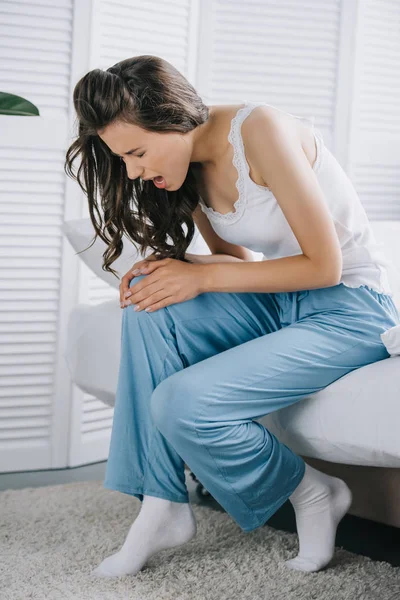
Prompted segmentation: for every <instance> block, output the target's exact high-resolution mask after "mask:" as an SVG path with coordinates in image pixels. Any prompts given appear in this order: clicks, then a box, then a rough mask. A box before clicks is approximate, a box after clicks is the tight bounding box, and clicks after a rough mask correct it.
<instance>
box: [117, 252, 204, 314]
mask: <svg viewBox="0 0 400 600" xmlns="http://www.w3.org/2000/svg"><path fill="white" fill-rule="evenodd" d="M202 267H204V265H201V264H192V263H187V262H184V261H182V260H177V259H175V258H164V259H162V260H154V261H149V262H148V263H145V264H143V265H142V267H141V268H140V273H139V274H143V275H146V277H145V278H144V279H142V280H141V281H139V282H138V283H135V284H134V286H132V287H130V289H129V291H128V292H126V293H125V297H126V298H127V300H126V301H125V302H127V303H128V304H133V305H134V306H135V305H138V306H139V308H138V309H135V310H138V311H140V310H147V312H154V311H156V310H158V309H159V308H164V306H170V305H171V304H176V303H178V302H184V301H185V300H190V299H191V298H195V297H196V296H198V295H199V294H202V293H203V292H204V291H205V290H204V289H203V285H204V279H203V273H204V270H203V268H202ZM129 301H130V302H129Z"/></svg>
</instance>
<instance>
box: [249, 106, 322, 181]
mask: <svg viewBox="0 0 400 600" xmlns="http://www.w3.org/2000/svg"><path fill="white" fill-rule="evenodd" d="M277 125H278V126H279V127H277ZM241 133H242V139H243V146H244V150H245V155H246V159H247V162H248V163H249V165H250V168H251V169H252V170H253V172H254V174H255V176H256V177H257V179H260V180H262V178H261V176H260V175H259V174H258V173H257V169H256V166H255V165H256V163H258V162H259V160H257V159H258V158H259V155H260V153H262V154H263V156H264V157H265V158H267V156H268V154H267V148H268V143H267V142H268V139H267V138H268V136H271V137H272V136H273V137H274V139H275V143H279V139H280V138H279V137H278V138H277V135H278V136H281V138H282V145H283V143H285V144H287V141H288V140H289V139H290V140H291V143H292V144H293V145H294V146H297V147H299V148H301V149H302V150H303V152H304V153H305V155H306V157H307V159H308V161H309V163H310V165H312V164H313V162H314V161H315V159H316V149H315V143H314V136H313V133H312V131H311V129H310V128H307V127H306V126H305V125H304V124H303V123H302V122H301V120H300V119H297V118H295V117H293V116H292V115H290V114H288V113H285V112H284V111H281V110H279V109H276V108H274V107H272V106H264V105H261V106H256V107H255V108H254V109H253V110H252V111H251V113H250V114H249V115H248V116H247V118H246V119H245V120H244V121H243V123H242V130H241ZM263 184H265V185H266V186H268V183H267V182H265V181H263Z"/></svg>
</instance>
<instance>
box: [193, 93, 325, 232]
mask: <svg viewBox="0 0 400 600" xmlns="http://www.w3.org/2000/svg"><path fill="white" fill-rule="evenodd" d="M255 106H272V105H271V104H267V103H266V102H249V101H246V102H244V106H242V107H241V108H239V110H238V111H237V113H236V115H235V116H234V117H233V119H232V121H231V127H230V130H229V135H228V141H229V142H230V144H231V145H232V147H233V158H232V164H233V165H234V167H235V168H236V171H237V172H238V178H237V180H236V189H237V190H238V194H239V197H238V199H237V200H236V201H235V202H234V204H233V210H232V211H230V212H228V213H225V214H222V213H220V212H218V211H217V210H214V209H213V208H212V207H211V206H207V205H206V204H205V203H204V200H203V199H202V198H201V197H200V200H199V204H200V208H201V210H202V211H203V212H204V213H206V214H207V215H209V217H211V219H214V220H216V221H220V222H223V223H226V224H227V223H234V222H236V221H237V220H239V219H240V217H241V216H242V215H243V213H244V210H245V208H246V205H247V195H246V187H245V181H244V178H245V177H246V175H247V178H248V180H249V181H250V183H251V184H252V185H253V186H255V187H256V188H257V189H259V190H262V191H263V192H265V193H266V197H270V196H273V195H274V194H273V192H272V190H270V189H269V188H268V187H267V186H262V185H259V184H258V183H256V182H255V181H253V180H252V179H251V177H250V167H249V164H248V162H247V160H246V154H245V150H244V144H243V138H242V136H241V131H240V129H241V125H242V122H243V121H244V119H245V118H246V116H247V114H248V113H250V112H251V110H252V109H253V108H254V107H255ZM274 108H276V107H274ZM249 109H250V110H249ZM278 110H280V109H278ZM282 112H283V111H282ZM243 113H245V114H243ZM246 113H247V114H246ZM287 114H290V113H287ZM291 116H293V117H295V118H297V119H301V120H302V121H306V122H308V123H309V124H311V127H312V130H313V132H314V134H315V143H316V149H317V155H316V159H315V161H314V165H313V167H312V169H313V171H315V172H317V171H318V169H319V167H320V164H321V158H322V147H323V137H322V134H321V132H320V131H319V130H318V129H316V128H315V127H314V117H313V118H312V119H309V118H307V117H300V116H298V115H291ZM242 117H243V118H242ZM245 169H246V170H245Z"/></svg>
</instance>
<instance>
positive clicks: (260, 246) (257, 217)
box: [200, 102, 393, 296]
mask: <svg viewBox="0 0 400 600" xmlns="http://www.w3.org/2000/svg"><path fill="white" fill-rule="evenodd" d="M242 104H244V106H243V107H242V108H240V109H239V110H238V112H237V113H236V115H235V116H234V118H233V119H232V122H231V128H230V132H229V136H228V140H229V142H230V143H231V144H232V146H233V161H232V162H233V165H234V166H235V167H236V170H237V171H238V179H237V181H236V187H237V189H238V192H239V197H238V199H237V200H236V202H235V203H234V210H233V211H232V212H229V213H227V214H221V213H219V212H217V211H215V210H214V209H213V208H211V207H208V206H206V204H205V203H204V200H203V199H202V198H200V206H201V209H202V211H203V212H204V213H206V215H207V216H208V219H209V221H210V222H211V225H212V227H213V229H214V231H215V232H216V233H217V234H218V235H219V236H220V237H221V238H222V239H224V240H226V241H227V242H230V243H232V244H237V245H239V246H244V247H245V248H249V249H250V250H253V251H254V252H262V253H263V260H269V259H274V258H282V257H285V256H294V255H297V254H303V251H302V249H301V246H300V245H299V243H298V241H297V239H296V237H295V235H294V233H293V231H292V229H291V227H290V225H289V223H288V221H287V220H286V218H285V216H284V214H283V212H282V210H281V208H280V206H279V204H278V202H277V200H276V198H275V196H274V195H273V193H272V191H271V190H270V189H269V188H267V187H265V186H261V185H258V184H257V183H255V182H254V181H253V180H252V179H251V178H250V175H249V173H250V167H249V165H248V163H247V160H246V156H245V152H244V146H243V139H242V135H241V124H242V122H243V121H244V119H245V118H246V117H247V116H248V115H249V114H250V112H251V111H252V110H253V108H255V107H256V106H260V105H264V106H272V105H271V104H266V103H265V102H244V103H242ZM273 108H276V107H273ZM278 110H280V109H278ZM282 112H283V111H282ZM286 114H291V113H286ZM292 116H293V117H295V118H296V119H301V120H302V121H304V122H305V123H307V124H308V125H309V126H311V127H312V130H313V133H314V138H315V141H316V148H317V157H316V160H315V162H314V165H313V167H312V168H313V171H314V172H315V174H316V176H317V179H318V181H319V184H320V186H321V188H322V190H323V192H324V195H325V198H326V202H327V205H328V208H329V210H330V213H331V216H332V219H333V222H334V225H335V228H336V231H337V235H338V238H339V241H340V246H341V248H342V256H343V269H342V276H341V279H340V283H343V284H344V285H346V286H348V287H360V286H361V285H366V286H368V287H369V288H371V289H373V290H375V291H378V292H380V293H385V294H389V295H390V296H393V292H392V290H391V287H390V284H389V280H388V276H387V271H386V267H387V266H390V262H389V260H388V258H387V257H386V256H385V254H384V251H383V244H378V243H377V241H376V239H375V236H374V233H373V231H372V228H371V225H370V223H369V220H368V217H367V214H366V212H365V210H364V207H363V205H362V204H361V201H360V199H359V197H358V195H357V192H356V190H355V188H354V187H353V184H352V182H351V181H350V179H349V177H348V176H347V174H346V173H345V171H344V170H343V168H342V167H341V165H340V164H339V162H338V161H337V160H336V158H335V157H334V156H333V154H331V152H330V151H329V149H328V148H327V147H326V146H325V144H324V141H323V137H322V134H321V132H320V131H319V130H318V129H316V128H314V117H313V118H312V119H308V118H306V117H299V116H297V115H292Z"/></svg>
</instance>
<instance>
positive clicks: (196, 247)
mask: <svg viewBox="0 0 400 600" xmlns="http://www.w3.org/2000/svg"><path fill="white" fill-rule="evenodd" d="M62 231H63V232H64V234H65V235H66V236H67V239H68V241H69V242H70V244H71V246H72V247H73V249H74V250H75V251H76V252H80V251H81V250H84V249H85V248H87V247H88V246H89V244H90V243H91V241H92V239H93V237H94V234H95V231H94V228H93V225H92V222H91V220H90V218H89V217H88V218H86V219H72V220H70V221H64V223H63V225H62ZM123 242H124V247H123V250H122V253H121V256H119V257H118V258H117V260H116V261H114V262H113V263H112V265H111V268H112V269H114V270H115V271H116V272H117V273H119V275H120V277H122V276H123V275H125V273H126V272H127V271H129V269H130V268H131V267H132V266H133V265H134V263H135V262H138V261H139V260H143V259H144V258H145V257H146V256H148V255H149V254H152V253H153V250H152V249H151V248H150V249H149V250H148V251H147V252H146V254H145V255H142V254H141V253H140V252H139V251H138V249H137V248H136V246H135V244H133V243H132V242H131V240H130V239H129V238H128V237H126V235H124V236H123ZM106 248H107V246H106V244H105V243H104V242H103V240H102V239H101V238H100V237H98V238H97V239H96V241H95V243H94V244H93V245H92V246H91V247H90V248H88V250H85V251H84V252H82V254H79V255H78V256H79V258H81V259H82V260H83V262H84V263H85V265H87V266H88V267H89V269H91V270H92V271H93V273H94V274H95V275H97V277H100V279H102V280H103V281H105V282H106V283H108V284H110V285H111V286H113V287H114V288H116V289H119V280H118V279H117V278H116V277H114V275H113V274H112V273H108V272H107V271H103V269H102V268H101V267H102V264H103V253H104V252H105V251H106ZM187 252H188V253H189V254H211V252H210V249H209V247H208V246H207V244H206V242H205V240H204V238H203V236H202V235H201V234H200V231H199V229H198V228H197V226H196V225H195V233H194V237H193V239H192V241H191V243H190V244H189V247H188V249H187Z"/></svg>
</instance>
